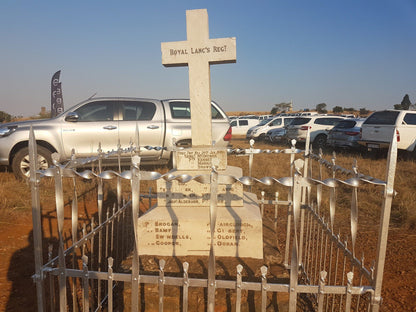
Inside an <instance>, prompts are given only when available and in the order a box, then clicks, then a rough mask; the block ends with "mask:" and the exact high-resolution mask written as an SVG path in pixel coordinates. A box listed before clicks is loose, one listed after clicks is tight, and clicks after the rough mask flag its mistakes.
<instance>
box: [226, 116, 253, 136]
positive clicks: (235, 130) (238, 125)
mask: <svg viewBox="0 0 416 312" xmlns="http://www.w3.org/2000/svg"><path fill="white" fill-rule="evenodd" d="M258 123H259V120H258V119H251V118H238V119H234V120H232V121H231V129H232V134H233V135H246V133H247V130H248V129H250V128H251V127H253V126H255V125H257V124H258Z"/></svg>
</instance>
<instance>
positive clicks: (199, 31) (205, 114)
mask: <svg viewBox="0 0 416 312" xmlns="http://www.w3.org/2000/svg"><path fill="white" fill-rule="evenodd" d="M186 32H187V40H186V41H176V42H162V44H161V49H162V64H163V65H164V66H166V67H169V66H188V68H189V98H190V101H191V127H192V146H193V147H196V146H212V126H211V123H212V121H211V119H212V118H211V81H210V65H211V64H221V63H235V61H236V40H235V37H233V38H219V39H210V38H209V28H208V13H207V10H206V9H200V10H188V11H186Z"/></svg>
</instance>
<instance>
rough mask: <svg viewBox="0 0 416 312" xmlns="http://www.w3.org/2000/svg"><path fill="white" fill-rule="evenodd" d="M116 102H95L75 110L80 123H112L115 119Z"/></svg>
mask: <svg viewBox="0 0 416 312" xmlns="http://www.w3.org/2000/svg"><path fill="white" fill-rule="evenodd" d="M115 105H116V104H115V102H114V101H95V102H90V103H87V104H85V105H83V106H81V107H79V108H77V109H76V110H75V113H77V114H78V116H79V118H78V121H79V122H86V121H110V120H113V119H114V107H115Z"/></svg>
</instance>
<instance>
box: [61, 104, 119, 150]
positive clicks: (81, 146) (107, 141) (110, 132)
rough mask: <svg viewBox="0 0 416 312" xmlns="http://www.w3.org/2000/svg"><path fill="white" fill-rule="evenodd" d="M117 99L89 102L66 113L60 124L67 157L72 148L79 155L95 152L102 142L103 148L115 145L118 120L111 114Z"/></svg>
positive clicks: (113, 112)
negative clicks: (72, 115) (72, 116)
mask: <svg viewBox="0 0 416 312" xmlns="http://www.w3.org/2000/svg"><path fill="white" fill-rule="evenodd" d="M115 111H116V103H115V102H114V101H111V100H97V101H91V102H88V103H86V104H84V105H82V106H80V107H78V108H77V109H75V110H74V111H73V112H71V113H75V114H76V115H77V117H76V118H75V119H70V118H69V117H70V116H69V115H70V114H71V113H69V114H67V116H66V119H65V122H64V124H63V126H62V144H63V147H64V152H65V155H66V157H69V156H70V155H71V150H72V149H73V148H74V149H75V152H76V155H77V156H78V157H89V156H93V155H97V150H98V146H99V144H100V143H101V149H102V150H103V152H107V151H111V150H113V149H117V142H118V120H117V118H114V114H115Z"/></svg>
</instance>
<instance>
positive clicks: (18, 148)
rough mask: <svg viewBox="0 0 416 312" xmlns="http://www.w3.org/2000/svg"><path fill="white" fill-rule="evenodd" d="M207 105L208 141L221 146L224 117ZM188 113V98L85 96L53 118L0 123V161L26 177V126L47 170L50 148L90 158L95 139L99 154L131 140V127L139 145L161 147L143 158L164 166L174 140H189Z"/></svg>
mask: <svg viewBox="0 0 416 312" xmlns="http://www.w3.org/2000/svg"><path fill="white" fill-rule="evenodd" d="M211 108H212V109H211V111H212V140H213V143H214V145H215V146H217V147H226V146H227V145H228V142H227V141H229V140H230V139H231V128H230V123H229V119H228V117H227V115H226V114H225V113H224V111H223V110H222V109H221V108H220V107H219V106H218V105H217V104H216V103H214V102H212V105H211ZM190 116H191V110H190V104H189V100H181V99H170V100H154V99H140V98H93V99H88V100H86V101H83V102H81V103H79V104H77V105H75V106H73V107H71V108H70V109H68V110H67V111H65V112H63V113H62V114H60V115H58V116H57V117H55V118H52V119H44V120H30V121H23V122H13V123H7V124H0V165H6V166H11V168H12V170H13V172H14V174H15V175H16V176H17V177H19V178H25V177H28V175H29V152H28V139H29V130H30V126H32V127H33V130H34V133H35V137H36V142H37V145H38V162H39V168H41V169H46V168H48V167H49V166H50V165H51V154H52V153H54V152H58V153H59V154H60V156H61V159H60V160H61V161H65V160H68V159H69V158H70V156H71V152H72V149H75V154H76V157H89V156H93V155H97V150H98V148H99V143H100V144H101V149H102V150H103V151H104V152H105V151H111V150H116V149H117V146H118V143H120V145H121V147H123V148H124V147H128V146H129V144H130V142H135V133H136V125H137V127H138V131H139V145H140V146H141V147H143V146H153V147H163V148H165V149H141V154H140V155H141V158H142V161H143V162H144V163H149V164H167V163H168V162H169V160H170V158H171V152H170V150H171V147H172V144H173V141H176V145H177V146H185V147H186V146H191V144H192V142H191V121H190Z"/></svg>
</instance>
